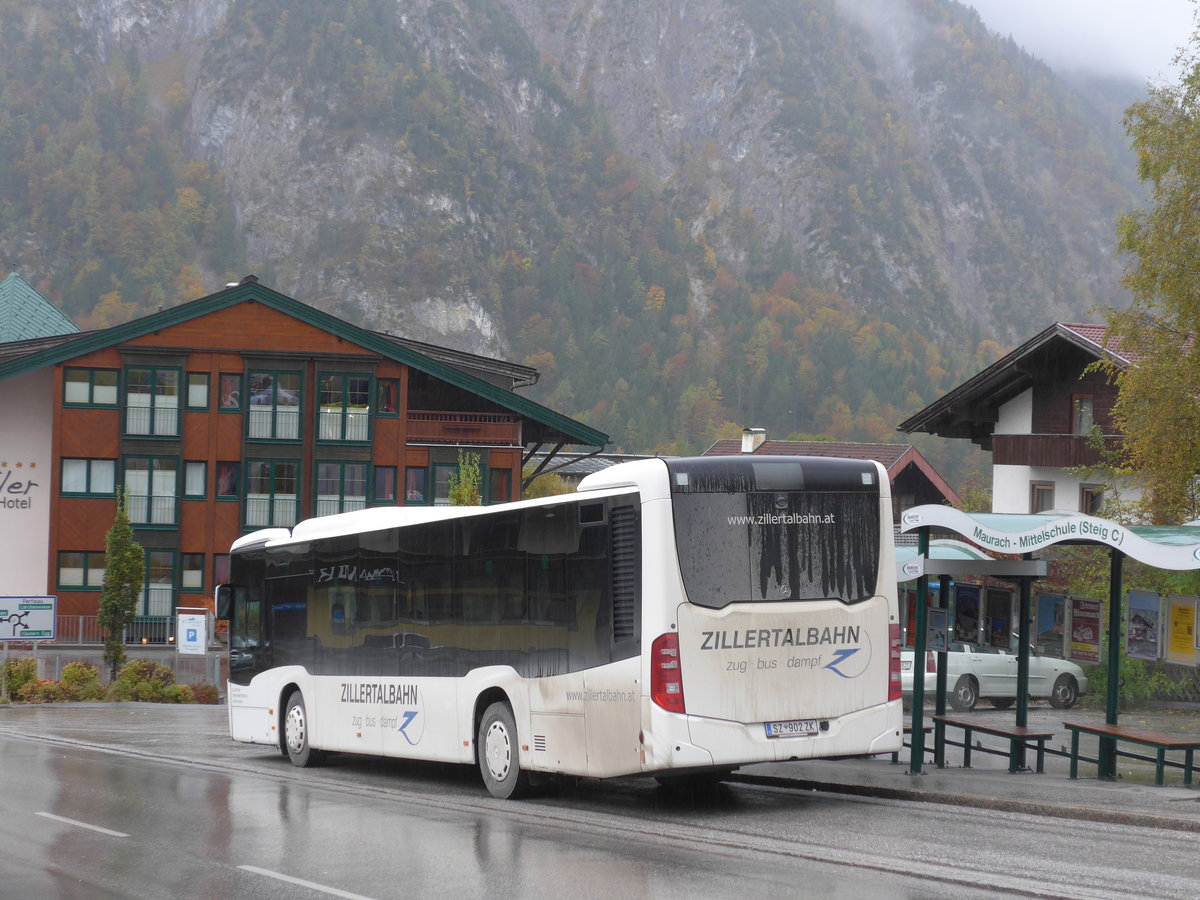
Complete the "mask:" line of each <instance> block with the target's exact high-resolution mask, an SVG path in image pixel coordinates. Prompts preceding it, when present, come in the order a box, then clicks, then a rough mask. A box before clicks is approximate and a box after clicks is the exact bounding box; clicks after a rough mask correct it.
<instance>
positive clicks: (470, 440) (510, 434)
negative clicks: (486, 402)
mask: <svg viewBox="0 0 1200 900" xmlns="http://www.w3.org/2000/svg"><path fill="white" fill-rule="evenodd" d="M408 439H409V440H410V441H413V442H416V443H430V444H494V445H496V446H500V447H519V446H520V445H521V417H520V416H514V415H509V414H507V413H468V412H438V411H434V410H409V413H408Z"/></svg>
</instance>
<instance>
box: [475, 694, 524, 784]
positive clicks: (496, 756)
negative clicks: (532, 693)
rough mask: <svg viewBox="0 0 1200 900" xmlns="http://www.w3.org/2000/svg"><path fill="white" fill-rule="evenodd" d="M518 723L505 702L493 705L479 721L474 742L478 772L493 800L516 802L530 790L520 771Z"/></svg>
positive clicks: (522, 772)
mask: <svg viewBox="0 0 1200 900" xmlns="http://www.w3.org/2000/svg"><path fill="white" fill-rule="evenodd" d="M518 740H519V739H518V737H517V721H516V719H515V718H514V716H513V711H512V707H511V706H509V705H508V704H507V703H493V704H492V705H491V706H489V707H488V708H487V710H486V711H485V712H484V714H483V718H482V719H480V721H479V735H478V740H477V741H476V742H475V748H476V753H477V754H478V756H479V772H480V774H481V775H482V776H483V783H484V785H486V786H487V789H488V791H489V792H490V793H491V795H492V796H493V797H499V798H500V799H501V800H516V799H517V798H518V797H522V796H524V795H525V794H526V793H528V791H529V773H528V772H524V771H522V770H521V760H520V752H519V743H518Z"/></svg>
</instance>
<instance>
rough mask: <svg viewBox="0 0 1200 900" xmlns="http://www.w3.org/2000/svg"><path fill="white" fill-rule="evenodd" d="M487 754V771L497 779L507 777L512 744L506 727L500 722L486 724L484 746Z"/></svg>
mask: <svg viewBox="0 0 1200 900" xmlns="http://www.w3.org/2000/svg"><path fill="white" fill-rule="evenodd" d="M484 752H485V755H486V756H487V765H488V771H489V772H491V773H492V777H493V778H495V779H496V780H497V781H503V780H504V779H505V778H507V777H508V770H509V767H510V766H511V765H512V745H511V743H510V742H509V739H508V729H507V728H505V727H504V723H502V722H493V723H492V724H491V725H489V726H488V730H487V742H486V744H485V746H484Z"/></svg>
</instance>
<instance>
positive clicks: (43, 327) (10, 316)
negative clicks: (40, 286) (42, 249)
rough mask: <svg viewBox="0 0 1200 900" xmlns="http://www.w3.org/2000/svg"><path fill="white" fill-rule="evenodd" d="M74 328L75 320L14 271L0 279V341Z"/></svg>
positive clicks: (73, 330) (69, 332) (56, 332)
mask: <svg viewBox="0 0 1200 900" xmlns="http://www.w3.org/2000/svg"><path fill="white" fill-rule="evenodd" d="M77 331H79V329H78V328H77V327H75V323H74V322H72V321H71V320H70V319H68V318H67V317H66V316H65V315H64V314H63V313H62V312H61V311H60V310H59V309H58V307H56V306H55V305H54V304H53V303H51V302H50V301H49V300H47V299H46V298H45V297H43V296H42V295H41V294H39V293H38V292H37V291H35V290H34V289H33V286H32V285H31V284H30V283H29V282H28V281H26V280H25V279H24V278H22V277H21V276H20V275H18V274H17V273H16V272H13V273H12V274H11V275H9V276H8V277H7V278H5V279H4V280H3V281H0V344H4V343H8V342H9V341H27V340H30V339H31V338H43V337H53V336H54V335H59V334H74V333H75V332H77Z"/></svg>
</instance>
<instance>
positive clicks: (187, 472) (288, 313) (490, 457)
mask: <svg viewBox="0 0 1200 900" xmlns="http://www.w3.org/2000/svg"><path fill="white" fill-rule="evenodd" d="M14 277H16V278H18V279H19V276H15V275H14V276H9V279H6V280H5V281H4V282H3V283H0V303H4V304H9V302H10V299H11V305H12V306H13V307H14V308H15V307H17V306H28V307H37V306H38V304H39V303H40V304H41V305H42V306H43V307H49V304H47V303H46V302H45V301H44V299H42V298H41V297H40V296H39V295H37V293H36V291H32V288H29V290H28V291H26V290H25V289H26V288H28V287H29V286H28V285H27V284H25V283H24V282H23V281H21V282H20V284H17V283H15V282H14V283H11V284H10V281H11V279H12V278H14ZM22 286H23V287H22ZM6 288H7V292H6ZM29 292H32V296H30V293H29ZM18 294H19V295H20V300H21V303H20V304H18V303H17V301H16V300H15V299H12V298H14V297H16V295H18ZM10 295H11V296H10ZM50 310H53V307H50ZM50 310H47V309H45V308H22V309H21V316H22V317H23V319H22V320H23V321H25V322H27V323H33V324H27V325H26V327H25V328H24V329H23V330H22V331H21V332H17V333H15V334H14V335H13V336H12V337H11V339H10V340H8V341H7V342H5V343H0V421H2V422H3V425H2V426H0V596H7V597H14V596H41V595H57V597H58V604H59V614H60V616H61V615H92V614H95V612H96V611H97V608H98V602H99V592H100V588H101V585H102V582H103V574H104V565H105V555H104V544H105V535H106V534H107V532H108V530H109V528H110V527H111V526H112V522H113V518H114V516H115V514H116V509H117V490H118V487H120V488H122V489H123V492H124V494H125V496H126V507H127V510H128V513H129V517H130V519H131V521H132V523H133V527H134V534H135V537H136V539H137V540H138V542H139V543H140V544H141V545H142V546H143V547H144V548H145V552H146V572H147V576H146V583H145V586H144V591H143V593H142V596H141V598H140V601H139V607H138V612H139V615H140V616H142V617H147V618H150V619H157V618H159V617H167V616H170V615H171V614H172V613H173V611H174V610H175V609H176V608H179V607H204V606H207V607H210V608H211V603H210V602H209V599H208V598H210V597H211V596H212V588H213V586H214V584H216V583H219V582H220V581H222V580H223V579H224V578H225V577H226V572H227V565H228V556H227V553H228V550H229V546H230V544H231V543H232V542H233V541H234V539H235V538H237V537H238V536H239V535H241V534H243V533H245V532H247V531H252V530H254V529H258V528H265V527H269V526H284V527H286V526H290V525H292V524H294V523H296V522H297V521H299V520H301V519H303V518H306V517H310V516H320V515H326V514H330V513H338V512H345V511H350V510H354V509H360V508H362V507H365V506H372V505H429V504H439V503H445V502H448V492H449V479H450V475H451V473H453V472H455V471H456V469H457V465H458V453H459V451H460V450H461V449H466V450H469V451H471V452H474V453H477V454H478V455H479V456H480V461H481V469H482V473H483V492H484V500H485V502H498V501H504V500H511V499H517V498H518V497H519V495H520V492H521V471H522V463H523V461H524V460H525V459H526V458H528V457H531V456H532V455H533V453H534V452H543V451H545V450H549V451H550V452H556V451H557V450H558V449H559V448H562V447H565V446H582V447H585V448H587V447H591V448H595V449H602V448H603V447H604V445H605V444H606V443H607V442H608V437H607V436H606V435H604V434H602V433H601V432H598V431H596V430H594V429H592V428H589V427H587V426H585V425H583V424H581V423H579V422H575V421H573V420H572V419H569V418H567V417H566V416H563V415H560V414H559V413H556V412H554V411H553V410H550V409H547V408H546V407H544V406H541V405H539V404H537V403H535V402H533V401H531V400H529V399H526V398H525V397H523V396H520V395H519V394H517V393H515V392H514V391H515V389H517V388H520V387H523V386H527V385H530V384H533V383H534V382H535V381H536V379H537V372H536V370H534V369H531V368H529V367H527V366H521V365H516V364H513V363H509V362H504V361H501V360H493V359H487V358H484V357H481V356H476V355H473V354H468V353H459V352H456V351H453V350H449V349H447V348H444V347H436V346H433V345H430V344H423V343H419V342H416V341H409V340H405V339H402V338H397V337H393V336H389V335H385V334H380V333H377V332H371V331H368V330H365V329H362V328H359V327H356V326H354V325H351V324H349V323H347V322H344V321H341V320H339V319H337V318H334V317H333V316H331V315H329V314H327V313H324V312H321V311H320V310H317V309H314V308H313V307H310V306H307V305H305V304H303V303H300V302H298V301H297V300H294V299H292V298H290V297H287V296H284V295H283V294H280V293H277V292H276V291H273V290H271V289H269V288H267V287H265V286H263V285H261V284H258V283H257V279H256V278H254V277H253V276H250V277H247V278H246V279H244V280H243V281H242V282H241V283H239V284H235V285H230V286H228V287H227V288H226V289H225V290H223V291H220V292H218V293H215V294H212V295H210V296H208V297H203V298H201V299H199V300H194V301H192V302H190V303H185V304H183V305H181V306H177V307H174V308H172V309H167V310H163V311H161V312H158V313H155V314H153V315H150V316H146V317H145V318H142V319H138V320H136V321H133V322H127V323H125V324H122V325H118V326H115V327H113V328H108V329H105V330H102V331H91V332H79V331H77V329H75V328H74V326H73V325H71V324H70V322H69V321H67V320H65V317H62V316H61V314H59V313H57V311H56V310H55V311H53V312H51V311H50ZM0 311H2V312H3V313H4V314H3V315H2V316H0V322H3V323H5V324H7V323H9V322H10V321H15V319H16V313H15V312H12V318H11V320H10V309H9V307H8V306H7V305H6V306H5V308H4V309H3V310H0Z"/></svg>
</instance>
